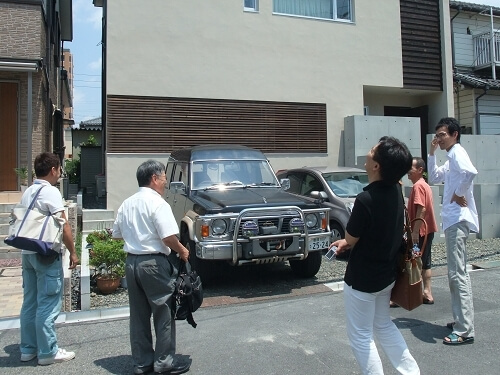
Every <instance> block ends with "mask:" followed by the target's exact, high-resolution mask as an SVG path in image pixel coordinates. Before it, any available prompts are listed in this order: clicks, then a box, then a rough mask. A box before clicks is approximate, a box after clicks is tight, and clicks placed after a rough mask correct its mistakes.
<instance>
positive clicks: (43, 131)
mask: <svg viewBox="0 0 500 375" xmlns="http://www.w3.org/2000/svg"><path fill="white" fill-rule="evenodd" d="M0 20H1V22H0V57H3V58H15V59H29V60H39V59H42V58H43V59H44V67H43V68H42V69H41V70H40V71H38V72H36V73H33V74H32V79H33V81H32V84H33V87H32V100H33V102H32V106H33V107H32V109H33V110H32V118H33V122H32V124H33V134H32V140H33V143H32V155H33V160H34V157H35V156H36V155H37V154H39V153H40V152H44V151H52V131H51V129H52V126H51V122H52V111H53V109H52V108H49V105H50V102H52V104H53V105H56V106H57V105H58V104H59V101H58V99H57V87H56V82H57V74H59V70H58V68H57V67H56V66H55V61H54V53H53V50H52V51H50V52H49V53H48V56H47V46H46V40H47V30H46V25H45V22H44V19H43V11H42V7H41V5H40V4H38V5H35V4H19V3H14V2H0ZM52 48H54V46H53V45H52ZM44 70H45V71H44ZM46 77H48V79H49V81H48V82H47V80H46ZM0 80H3V81H10V82H17V83H18V84H19V104H20V109H19V123H20V135H19V136H20V150H21V160H20V164H21V165H26V164H31V165H33V160H31V161H28V160H26V158H27V156H26V150H27V147H28V144H27V142H28V141H27V128H28V125H27V124H28V113H27V105H28V104H27V103H28V73H22V72H7V71H4V72H2V71H0ZM48 90H49V95H50V97H47V91H48Z"/></svg>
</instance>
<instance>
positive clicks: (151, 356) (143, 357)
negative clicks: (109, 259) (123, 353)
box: [125, 254, 177, 372]
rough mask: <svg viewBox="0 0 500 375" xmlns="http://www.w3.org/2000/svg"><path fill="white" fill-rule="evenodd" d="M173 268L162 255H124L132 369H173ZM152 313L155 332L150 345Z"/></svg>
mask: <svg viewBox="0 0 500 375" xmlns="http://www.w3.org/2000/svg"><path fill="white" fill-rule="evenodd" d="M176 272H177V271H176V269H175V268H174V267H173V266H172V264H171V263H170V262H169V260H168V259H167V257H166V256H165V255H162V254H151V255H132V254H129V255H128V256H127V261H126V269H125V273H126V278H127V285H128V295H129V305H130V346H131V349H132V359H133V362H134V367H135V368H143V367H149V366H154V370H155V371H157V372H160V371H166V370H169V369H171V368H172V366H173V362H174V355H175V320H174V319H173V317H172V307H173V298H172V294H173V292H174V284H175V275H176ZM151 315H153V324H154V329H155V334H156V345H155V348H153V338H152V333H151Z"/></svg>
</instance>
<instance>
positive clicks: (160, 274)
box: [113, 160, 191, 375]
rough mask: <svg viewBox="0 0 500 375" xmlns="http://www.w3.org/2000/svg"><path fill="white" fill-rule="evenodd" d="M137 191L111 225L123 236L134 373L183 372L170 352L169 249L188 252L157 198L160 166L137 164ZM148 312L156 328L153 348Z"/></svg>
mask: <svg viewBox="0 0 500 375" xmlns="http://www.w3.org/2000/svg"><path fill="white" fill-rule="evenodd" d="M136 177H137V182H138V184H139V191H138V192H137V193H135V194H134V195H132V196H131V197H129V198H127V199H126V200H125V201H124V202H123V203H122V205H121V206H120V208H119V209H118V214H117V216H116V220H115V223H114V225H113V238H116V239H123V240H124V242H125V245H124V250H125V251H126V252H127V253H128V254H127V261H126V268H125V275H126V279H127V285H128V294H129V305H130V345H131V350H132V359H133V362H134V374H146V373H149V372H151V371H153V370H154V371H155V373H160V374H172V375H173V374H183V373H185V372H187V371H189V367H190V365H191V363H189V362H183V361H180V360H179V359H178V358H177V357H176V355H175V341H176V337H175V320H174V318H173V314H172V307H173V305H174V303H173V297H172V295H173V292H174V288H175V279H176V277H175V276H176V274H177V270H176V268H175V267H174V265H173V264H172V262H171V261H170V260H169V257H171V256H173V255H171V254H172V252H175V253H177V256H179V257H180V258H181V259H182V260H183V261H184V262H187V260H188V257H189V251H188V250H187V249H186V248H185V247H184V246H183V245H182V244H181V243H180V242H179V240H178V238H177V234H179V228H178V226H177V223H176V221H175V218H174V215H173V214H172V209H171V208H170V205H169V204H168V203H167V202H166V201H165V200H164V199H163V197H162V196H163V194H164V192H165V186H166V184H167V178H166V176H165V166H164V165H163V164H162V163H160V162H158V161H155V160H148V161H145V162H144V163H142V164H141V165H140V166H139V168H137V173H136ZM151 315H153V322H154V328H155V333H156V347H155V348H154V349H153V338H152V335H151Z"/></svg>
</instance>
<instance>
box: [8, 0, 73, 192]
mask: <svg viewBox="0 0 500 375" xmlns="http://www.w3.org/2000/svg"><path fill="white" fill-rule="evenodd" d="M72 39H73V23H72V0H0V160H2V162H1V163H0V192H5V191H16V190H19V182H18V178H17V176H16V174H15V173H14V168H15V167H21V166H25V167H28V171H29V179H30V181H31V179H32V177H33V170H32V169H33V160H34V158H35V156H36V155H37V154H38V153H40V152H43V151H53V152H56V153H58V154H60V156H61V158H63V156H64V137H63V112H62V111H63V110H64V107H65V106H70V105H71V99H70V98H71V94H70V92H69V90H68V88H69V86H68V85H67V81H66V74H65V73H64V70H63V69H62V67H61V57H62V48H63V41H71V40H72Z"/></svg>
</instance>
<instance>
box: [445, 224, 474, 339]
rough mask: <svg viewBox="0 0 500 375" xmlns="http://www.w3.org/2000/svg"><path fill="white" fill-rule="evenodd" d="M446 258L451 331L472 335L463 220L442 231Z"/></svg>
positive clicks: (472, 320) (472, 306) (469, 283)
mask: <svg viewBox="0 0 500 375" xmlns="http://www.w3.org/2000/svg"><path fill="white" fill-rule="evenodd" d="M444 234H445V237H446V256H447V258H448V259H447V260H448V282H449V285H450V292H451V311H452V313H453V319H454V322H455V325H454V327H453V332H454V333H455V334H457V335H459V336H463V337H474V305H473V302H472V286H471V281H470V276H469V273H468V272H467V251H466V248H465V245H466V241H467V238H468V237H469V225H468V224H467V222H465V221H461V222H459V223H457V224H453V225H452V226H450V227H448V228H447V229H446V230H445V231H444Z"/></svg>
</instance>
